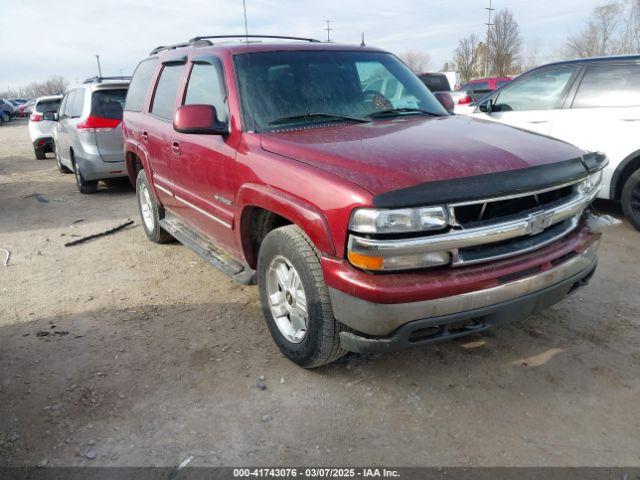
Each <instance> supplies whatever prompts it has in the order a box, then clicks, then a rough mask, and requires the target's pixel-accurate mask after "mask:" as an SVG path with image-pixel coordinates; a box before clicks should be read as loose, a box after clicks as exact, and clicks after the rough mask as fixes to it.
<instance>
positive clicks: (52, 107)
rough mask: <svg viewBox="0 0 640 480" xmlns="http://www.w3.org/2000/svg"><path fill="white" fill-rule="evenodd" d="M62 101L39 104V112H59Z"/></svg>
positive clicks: (48, 101)
mask: <svg viewBox="0 0 640 480" xmlns="http://www.w3.org/2000/svg"><path fill="white" fill-rule="evenodd" d="M58 107H60V100H43V101H42V102H38V112H57V111H58Z"/></svg>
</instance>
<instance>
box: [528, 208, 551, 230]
mask: <svg viewBox="0 0 640 480" xmlns="http://www.w3.org/2000/svg"><path fill="white" fill-rule="evenodd" d="M551 222H552V216H551V214H550V213H546V212H536V213H532V214H531V215H529V216H528V217H527V234H529V235H538V234H539V233H542V232H544V231H545V230H546V229H547V228H548V227H549V226H551Z"/></svg>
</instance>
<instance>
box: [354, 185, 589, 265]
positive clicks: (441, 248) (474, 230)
mask: <svg viewBox="0 0 640 480" xmlns="http://www.w3.org/2000/svg"><path fill="white" fill-rule="evenodd" d="M582 185H583V184H582V182H573V183H569V184H564V185H560V186H556V187H553V188H547V189H541V190H536V191H529V192H522V193H517V194H514V195H510V196H503V197H499V198H489V199H483V200H478V201H473V202H464V203H455V204H450V205H448V207H447V208H448V211H449V224H450V228H449V230H448V231H447V232H446V233H434V234H431V235H428V236H421V237H411V238H395V239H381V238H367V237H360V236H356V235H351V236H350V238H349V249H350V250H351V251H354V252H357V253H362V254H365V255H376V256H381V257H383V258H384V257H387V256H394V255H418V256H419V255H422V254H425V255H426V254H429V253H432V252H449V254H450V255H451V266H454V267H459V266H466V265H473V264H477V263H482V262H488V261H491V260H496V259H503V258H508V257H513V256H516V255H521V254H523V253H527V252H530V251H533V250H536V249H538V248H542V247H544V246H546V245H549V244H551V243H553V242H555V241H556V240H558V239H560V238H562V237H563V236H565V235H567V234H569V233H570V232H571V231H573V230H574V229H575V228H576V227H577V226H578V224H579V221H580V217H581V216H582V213H583V212H584V210H585V209H586V208H587V207H588V206H589V204H590V203H591V202H592V201H593V199H594V198H595V196H596V193H597V189H596V190H595V191H593V192H591V193H589V194H587V193H585V191H584V189H583V188H582Z"/></svg>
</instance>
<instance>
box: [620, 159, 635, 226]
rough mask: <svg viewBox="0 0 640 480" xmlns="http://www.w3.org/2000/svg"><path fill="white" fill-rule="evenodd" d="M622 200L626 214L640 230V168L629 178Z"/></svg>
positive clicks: (623, 190)
mask: <svg viewBox="0 0 640 480" xmlns="http://www.w3.org/2000/svg"><path fill="white" fill-rule="evenodd" d="M620 200H621V202H622V210H623V211H624V214H625V216H626V217H627V218H628V219H629V221H630V222H631V224H632V225H633V226H634V227H635V228H636V230H640V170H637V171H636V172H635V173H634V174H633V175H631V176H630V177H629V178H628V179H627V181H626V182H625V184H624V188H623V189H622V196H621V198H620Z"/></svg>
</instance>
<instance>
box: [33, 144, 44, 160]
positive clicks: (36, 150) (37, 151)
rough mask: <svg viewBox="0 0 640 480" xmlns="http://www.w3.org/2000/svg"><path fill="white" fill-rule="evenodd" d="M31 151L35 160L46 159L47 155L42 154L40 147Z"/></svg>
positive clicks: (42, 149)
mask: <svg viewBox="0 0 640 480" xmlns="http://www.w3.org/2000/svg"><path fill="white" fill-rule="evenodd" d="M33 151H34V152H35V154H36V160H45V159H46V158H47V154H46V153H44V148H42V147H33Z"/></svg>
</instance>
